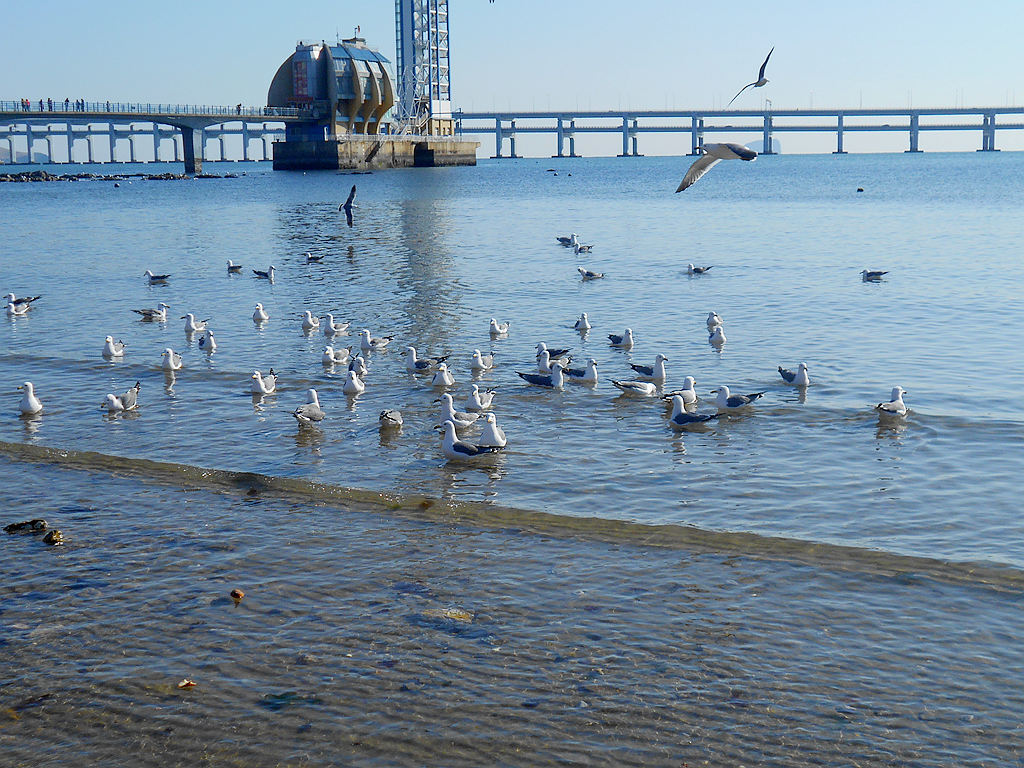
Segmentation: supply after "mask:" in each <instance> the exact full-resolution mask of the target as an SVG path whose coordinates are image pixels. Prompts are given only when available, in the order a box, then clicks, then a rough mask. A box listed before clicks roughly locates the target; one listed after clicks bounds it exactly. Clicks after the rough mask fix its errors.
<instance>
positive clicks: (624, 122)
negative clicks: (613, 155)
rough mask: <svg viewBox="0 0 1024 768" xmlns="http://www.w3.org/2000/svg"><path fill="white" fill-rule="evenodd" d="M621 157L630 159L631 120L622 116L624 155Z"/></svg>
mask: <svg viewBox="0 0 1024 768" xmlns="http://www.w3.org/2000/svg"><path fill="white" fill-rule="evenodd" d="M619 157H629V118H628V117H626V116H625V115H623V116H622V154H621V155H619Z"/></svg>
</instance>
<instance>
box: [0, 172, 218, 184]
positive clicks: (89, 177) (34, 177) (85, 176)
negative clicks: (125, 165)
mask: <svg viewBox="0 0 1024 768" xmlns="http://www.w3.org/2000/svg"><path fill="white" fill-rule="evenodd" d="M237 178H238V174H237V173H226V174H223V175H220V174H216V173H197V174H195V175H194V176H190V175H188V174H187V173H115V174H102V173H50V172H48V171H22V172H21V173H0V182H4V181H125V180H128V179H147V180H149V181H172V180H179V179H237Z"/></svg>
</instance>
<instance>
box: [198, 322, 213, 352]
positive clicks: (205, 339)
mask: <svg viewBox="0 0 1024 768" xmlns="http://www.w3.org/2000/svg"><path fill="white" fill-rule="evenodd" d="M199 348H200V349H201V350H203V351H204V352H215V351H216V350H217V340H216V339H215V338H213V331H211V330H210V329H209V328H207V329H206V333H205V334H203V335H202V336H200V337H199Z"/></svg>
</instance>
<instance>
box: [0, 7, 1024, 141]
mask: <svg viewBox="0 0 1024 768" xmlns="http://www.w3.org/2000/svg"><path fill="white" fill-rule="evenodd" d="M449 9H450V15H451V19H450V28H451V50H452V54H451V58H452V91H453V97H454V101H455V104H456V106H461V107H463V108H464V109H477V110H490V109H492V108H496V109H506V108H513V109H531V108H536V109H545V110H546V109H548V108H552V109H554V108H566V109H573V108H576V107H580V108H584V109H587V108H593V109H605V108H608V109H618V108H620V107H636V108H643V107H652V108H660V107H665V106H675V107H678V108H681V109H683V108H692V107H714V106H720V105H724V104H725V103H726V102H728V100H729V99H730V98H731V97H732V95H733V94H734V93H735V92H736V91H737V90H738V89H739V88H740V87H741V86H743V85H744V84H745V83H748V82H750V81H751V80H753V79H754V78H755V76H756V74H757V68H758V66H759V65H760V63H761V61H762V60H763V58H764V56H765V54H767V52H768V50H769V49H770V48H771V47H772V46H775V53H774V54H773V56H772V59H771V61H770V62H769V67H768V73H767V75H768V77H769V79H770V80H771V82H770V83H769V84H768V86H766V87H765V88H763V89H759V90H756V91H755V90H750V91H748V92H747V93H745V94H744V95H743V96H742V97H741V99H740V100H739V101H738V102H737V105H743V106H758V107H759V106H760V105H761V104H763V99H764V98H769V99H771V100H772V103H773V105H774V106H775V107H777V108H784V107H808V106H811V105H813V106H816V107H830V106H858V105H861V104H862V105H863V106H865V107H869V106H900V107H905V106H908V105H913V106H952V105H959V104H963V105H966V106H972V105H1006V104H1011V103H1024V81H1022V82H1021V83H1020V85H1021V87H1020V89H1019V91H1020V92H1019V94H1018V92H1017V90H1018V89H1017V84H1018V81H1019V80H1020V78H1021V75H1022V73H1024V45H1021V42H1020V29H1021V22H1022V21H1024V3H1020V2H1019V0H1016V1H1013V2H1011V1H1010V0H1006V1H999V0H993V1H992V2H986V3H978V4H965V3H963V2H952V1H951V0H937V1H936V2H930V3H918V2H914V3H910V2H905V3H893V2H879V1H877V0H867V1H866V2H860V3H857V4H855V5H854V4H848V3H842V4H841V3H832V2H792V1H788V0H776V1H774V2H763V1H762V2H745V1H744V0H734V1H733V2H730V3H729V4H727V5H722V4H715V3H702V4H698V3H687V2H680V0H672V1H671V2H670V1H668V0H636V1H635V2H594V1H593V0H591V1H590V2H585V1H584V0H543V1H542V0H495V2H494V3H489V2H487V0H450V3H449ZM2 19H3V25H2V28H0V29H2V31H0V41H2V45H0V71H2V72H4V77H3V85H2V88H0V91H2V93H0V98H4V99H18V98H22V97H25V98H31V99H33V100H36V99H39V98H40V97H43V98H46V97H53V98H54V99H59V100H63V99H64V98H65V97H68V98H71V99H75V98H86V99H89V100H106V99H108V98H109V99H111V100H123V101H160V102H175V103H179V102H180V103H206V104H234V103H236V102H239V101H241V102H243V103H245V104H252V105H260V104H263V103H264V102H265V100H266V91H267V86H268V85H269V83H270V79H271V77H272V76H273V74H274V72H275V70H276V69H277V67H278V66H279V65H280V63H281V62H282V61H283V60H284V59H285V57H287V56H288V54H289V53H290V52H291V51H292V50H294V46H295V42H296V41H297V40H298V39H300V38H307V39H309V38H312V39H321V38H327V39H333V38H334V37H335V35H336V34H338V33H340V35H341V36H342V37H347V36H350V35H351V34H352V31H353V28H354V27H355V25H357V24H358V25H360V26H361V28H362V31H361V34H362V36H363V37H365V38H366V39H367V42H368V43H369V44H370V45H372V46H374V47H376V48H379V49H380V50H381V51H383V52H384V53H385V54H386V55H387V56H389V58H393V57H394V40H395V33H394V3H393V2H391V0H367V1H366V2H362V3H359V2H351V1H349V2H342V3H339V2H326V1H325V0H306V2H301V3H294V4H290V3H280V2H277V3H253V2H246V3H241V2H235V1H233V0H228V1H226V2H218V3H208V2H198V1H196V0H180V1H179V2H176V3H158V4H157V3H154V4H148V3H145V4H140V3H138V2H136V1H135V0H132V2H129V1H128V0H105V2H103V3H102V4H101V5H100V6H96V5H93V4H88V3H81V2H77V1H76V2H71V1H70V0H54V2H51V3H48V4H47V5H46V6H45V8H44V7H42V6H38V5H36V4H32V3H25V2H22V3H5V7H4V10H3V14H2ZM1018 99H1019V102H1018ZM1002 136H1003V137H1006V141H1003V140H1002V139H1001V140H1000V144H1001V145H1003V146H1007V145H1009V144H1013V143H1020V144H1024V136H1022V137H1021V140H1020V142H1014V141H1012V140H1011V139H1010V137H1009V134H1008V133H1004V134H1002ZM680 138H681V139H682V140H684V141H687V142H688V137H685V136H683V137H680ZM787 140H788V141H797V139H794V138H788V137H787ZM859 140H860V139H858V141H859ZM542 141H543V140H542ZM799 141H800V142H802V143H806V144H807V145H808V147H809V148H811V149H815V150H817V149H819V147H818V146H817V145H818V144H821V145H822V146H821V147H820V149H821V151H827V150H828V149H830V148H831V144H832V141H833V139H831V138H828V137H824V136H822V137H820V141H819V140H818V139H816V138H815V137H806V138H804V137H801V138H800V139H799ZM925 141H926V142H928V143H930V144H935V143H936V140H935V139H934V138H933V136H932V135H930V136H928V138H927V139H926V140H925ZM849 142H850V137H848V143H849ZM891 142H892V143H893V144H894V146H898V147H902V146H903V144H904V143H905V137H903V136H899V137H895V136H894V137H893V138H892V139H891ZM979 142H980V139H978V138H977V137H976V136H974V134H973V133H971V134H969V135H963V136H955V137H950V138H949V139H948V140H947V142H946V143H948V144H951V145H952V146H955V147H960V146H961V145H963V146H970V147H973V146H974V145H975V144H978V143H979ZM611 148H612V149H613V150H614V146H612V147H611ZM925 148H926V149H928V148H931V147H929V146H927V145H926V146H925ZM935 148H940V147H937V146H936V147H935ZM545 149H547V147H545ZM641 149H642V151H643V148H641Z"/></svg>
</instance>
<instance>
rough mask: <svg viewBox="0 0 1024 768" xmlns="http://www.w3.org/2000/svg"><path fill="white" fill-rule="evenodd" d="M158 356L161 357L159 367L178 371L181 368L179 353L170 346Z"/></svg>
mask: <svg viewBox="0 0 1024 768" xmlns="http://www.w3.org/2000/svg"><path fill="white" fill-rule="evenodd" d="M160 357H161V358H163V360H162V361H161V363H160V367H161V368H163V369H164V370H165V371H180V370H181V369H182V363H181V355H179V354H178V353H177V352H175V351H174V350H173V349H171V348H170V347H167V349H165V350H164V351H163V354H161V355H160Z"/></svg>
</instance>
